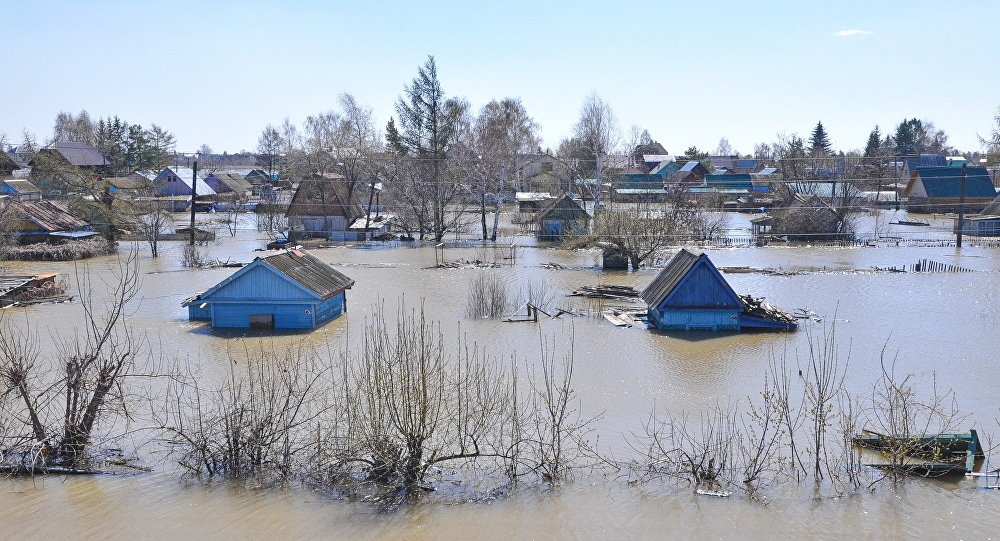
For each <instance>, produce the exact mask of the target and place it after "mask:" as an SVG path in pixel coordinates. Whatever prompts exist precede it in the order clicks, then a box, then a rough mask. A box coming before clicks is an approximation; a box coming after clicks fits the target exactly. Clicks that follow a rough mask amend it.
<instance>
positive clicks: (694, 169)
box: [668, 160, 708, 186]
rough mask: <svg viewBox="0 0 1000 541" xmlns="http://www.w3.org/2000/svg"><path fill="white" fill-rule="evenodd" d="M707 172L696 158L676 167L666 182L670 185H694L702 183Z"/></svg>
mask: <svg viewBox="0 0 1000 541" xmlns="http://www.w3.org/2000/svg"><path fill="white" fill-rule="evenodd" d="M707 174H708V169H707V168H706V167H705V166H704V165H702V163H701V162H699V161H697V160H691V161H689V162H687V163H685V164H684V165H682V166H681V167H680V169H678V171H677V172H676V173H674V175H673V176H671V177H670V178H669V179H668V184H670V185H681V184H686V185H689V186H696V185H699V184H702V183H703V182H704V181H705V175H707Z"/></svg>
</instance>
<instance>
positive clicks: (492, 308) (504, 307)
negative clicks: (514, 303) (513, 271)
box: [465, 271, 512, 319]
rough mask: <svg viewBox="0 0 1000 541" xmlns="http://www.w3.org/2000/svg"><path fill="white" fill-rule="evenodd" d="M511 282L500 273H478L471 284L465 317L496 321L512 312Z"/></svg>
mask: <svg viewBox="0 0 1000 541" xmlns="http://www.w3.org/2000/svg"><path fill="white" fill-rule="evenodd" d="M510 289H511V288H510V281H509V280H508V279H506V278H505V277H504V276H502V275H501V274H500V273H498V272H494V271H483V272H478V273H477V274H476V276H475V277H473V278H472V280H470V282H469V296H468V298H467V300H466V305H465V315H466V316H468V317H470V318H477V319H479V318H483V319H496V318H499V317H502V316H503V315H504V314H506V313H509V312H510V310H511V300H512V299H511V293H510Z"/></svg>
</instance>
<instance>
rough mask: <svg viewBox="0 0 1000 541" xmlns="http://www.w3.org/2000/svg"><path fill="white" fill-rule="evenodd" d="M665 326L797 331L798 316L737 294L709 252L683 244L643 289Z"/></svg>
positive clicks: (658, 324)
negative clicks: (688, 248) (702, 251)
mask: <svg viewBox="0 0 1000 541" xmlns="http://www.w3.org/2000/svg"><path fill="white" fill-rule="evenodd" d="M640 297H641V298H642V300H643V301H645V302H646V304H647V306H648V307H649V311H648V313H649V322H650V324H651V325H653V326H654V327H655V328H657V329H659V330H663V331H691V330H707V331H739V330H748V329H767V330H795V328H796V327H797V325H796V323H795V318H793V317H792V316H790V315H788V314H787V313H785V312H783V311H781V310H779V309H777V308H775V307H773V306H771V305H769V304H767V303H764V302H762V300H760V299H754V298H752V297H750V296H749V295H743V296H741V295H737V294H736V292H735V291H733V288H732V287H730V285H729V283H728V282H726V279H725V278H723V277H722V274H721V273H720V272H719V270H718V269H716V268H715V265H713V264H712V262H711V261H710V260H709V259H708V256H707V255H705V254H696V253H694V252H690V251H688V250H685V249H681V251H680V252H678V253H677V255H675V256H674V257H673V259H671V260H670V262H669V263H668V264H667V266H666V267H664V269H663V270H662V271H660V274H658V275H657V276H656V278H654V279H653V281H652V282H651V283H650V284H649V285H648V286H646V288H645V289H644V290H643V291H642V293H641V294H640Z"/></svg>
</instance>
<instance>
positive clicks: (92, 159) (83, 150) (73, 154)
mask: <svg viewBox="0 0 1000 541" xmlns="http://www.w3.org/2000/svg"><path fill="white" fill-rule="evenodd" d="M45 148H46V149H53V150H56V151H57V152H59V153H60V154H62V156H63V157H64V158H66V161H68V162H69V163H71V164H73V165H75V166H77V167H91V166H97V165H106V164H107V160H105V159H104V156H102V155H101V153H100V152H98V151H97V149H96V148H94V147H92V146H90V145H89V144H87V143H83V142H80V141H56V142H54V143H52V144H51V145H49V146H47V147H45Z"/></svg>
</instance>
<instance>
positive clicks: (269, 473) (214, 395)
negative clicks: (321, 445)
mask: <svg viewBox="0 0 1000 541" xmlns="http://www.w3.org/2000/svg"><path fill="white" fill-rule="evenodd" d="M283 351H284V353H283V354H278V355H275V353H274V352H275V350H274V349H273V348H271V347H267V346H266V345H263V344H262V345H260V348H259V349H257V350H255V351H252V352H247V355H246V356H245V358H240V357H239V356H237V355H236V354H235V353H234V352H230V354H229V363H228V366H229V369H230V370H229V375H228V378H227V379H226V380H225V381H224V382H222V384H221V385H220V386H219V387H218V388H214V389H205V388H202V387H201V386H200V385H199V383H198V381H197V379H196V378H194V377H193V376H191V375H190V374H187V375H185V377H182V378H178V379H177V380H176V382H175V384H174V385H173V386H172V387H171V389H170V392H169V393H168V394H167V398H166V403H165V404H164V407H163V408H162V409H161V410H160V411H159V412H156V413H154V417H156V418H157V419H158V420H159V427H160V428H161V429H162V430H164V431H165V432H166V433H167V435H168V438H169V439H170V440H172V441H175V442H178V443H179V448H178V452H179V455H180V457H179V463H180V465H181V466H182V467H184V468H185V469H186V470H187V471H188V472H189V473H192V474H194V475H196V476H198V477H214V476H221V477H227V478H233V479H244V480H252V481H254V482H256V483H257V484H261V485H269V484H274V483H278V482H282V481H287V480H289V479H291V478H293V477H294V476H295V475H297V474H300V473H301V470H302V468H303V467H305V465H306V464H308V463H309V461H310V460H311V457H313V456H314V455H315V453H316V445H317V441H316V439H315V438H314V437H313V430H312V429H313V427H314V426H315V425H314V423H319V422H321V420H322V419H323V417H324V416H325V415H326V414H327V413H328V412H329V408H330V404H331V402H330V397H329V392H330V391H331V389H330V387H329V385H328V383H329V380H328V376H329V375H330V372H331V367H330V366H329V365H328V364H324V363H322V361H320V360H319V359H318V358H317V357H316V356H315V355H313V354H312V353H311V352H308V351H306V350H304V349H302V348H299V349H291V350H288V349H285V350H283Z"/></svg>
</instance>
